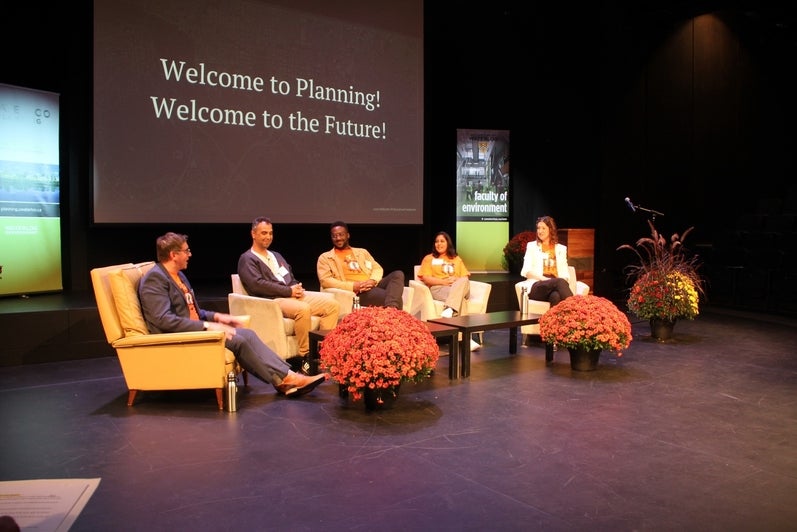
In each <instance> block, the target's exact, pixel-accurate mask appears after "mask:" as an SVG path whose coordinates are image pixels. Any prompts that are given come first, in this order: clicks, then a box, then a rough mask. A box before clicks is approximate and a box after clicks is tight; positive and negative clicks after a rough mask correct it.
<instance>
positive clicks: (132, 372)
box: [91, 262, 247, 409]
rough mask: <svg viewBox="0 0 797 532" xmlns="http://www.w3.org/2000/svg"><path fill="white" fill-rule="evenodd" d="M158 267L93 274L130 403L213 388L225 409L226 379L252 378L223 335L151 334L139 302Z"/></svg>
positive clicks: (113, 268)
mask: <svg viewBox="0 0 797 532" xmlns="http://www.w3.org/2000/svg"><path fill="white" fill-rule="evenodd" d="M154 265H155V263H154V262H143V263H139V264H132V263H127V264H117V265H114V266H106V267H103V268H94V269H93V270H91V283H92V285H93V287H94V297H95V299H96V300H97V310H98V311H99V313H100V320H101V322H102V328H103V330H104V331H105V337H106V339H107V340H108V343H109V344H110V345H111V346H112V347H113V348H114V350H116V355H117V356H118V357H119V363H120V364H121V366H122V373H123V374H124V378H125V383H126V384H127V389H128V394H127V404H128V406H132V405H133V402H134V401H135V398H136V393H137V392H138V391H139V390H194V389H204V388H212V389H214V390H215V391H216V402H217V403H218V405H219V409H222V408H223V407H224V394H223V389H224V387H225V386H226V383H227V374H228V373H229V372H230V371H233V372H235V373H236V375H237V374H239V373H243V378H244V383H246V380H247V375H246V373H245V372H242V371H241V368H240V367H239V366H238V364H237V363H236V361H235V356H234V355H233V354H232V352H231V351H230V350H228V349H227V348H226V347H224V332H222V331H196V332H179V333H163V334H150V333H149V331H148V330H147V325H146V323H145V322H144V317H143V315H142V313H141V305H140V303H139V301H138V284H139V282H140V280H141V277H143V275H144V274H145V273H146V272H147V271H149V270H150V268H152V267H153V266H154Z"/></svg>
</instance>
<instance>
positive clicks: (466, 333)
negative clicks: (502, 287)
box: [429, 310, 540, 379]
mask: <svg viewBox="0 0 797 532" xmlns="http://www.w3.org/2000/svg"><path fill="white" fill-rule="evenodd" d="M539 321H540V315H539V314H526V315H523V314H522V313H521V312H520V311H519V310H502V311H499V312H487V313H486V314H468V315H467V316H457V317H455V318H434V319H430V320H429V323H439V324H440V325H448V326H449V327H456V328H457V329H459V330H460V332H461V333H462V338H461V339H460V343H459V356H460V358H461V359H462V361H461V363H460V364H459V366H460V370H461V376H462V377H470V338H471V334H473V333H474V332H479V331H489V330H493V329H509V352H510V353H511V354H513V355H514V354H515V353H517V330H518V327H520V326H521V325H533V324H535V323H539ZM452 365H453V364H452ZM449 367H450V366H449ZM451 378H452V379H453V378H456V377H451Z"/></svg>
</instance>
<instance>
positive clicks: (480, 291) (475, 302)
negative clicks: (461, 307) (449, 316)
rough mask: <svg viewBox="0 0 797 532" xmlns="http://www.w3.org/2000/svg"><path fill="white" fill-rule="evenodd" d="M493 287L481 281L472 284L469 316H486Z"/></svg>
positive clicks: (469, 298)
mask: <svg viewBox="0 0 797 532" xmlns="http://www.w3.org/2000/svg"><path fill="white" fill-rule="evenodd" d="M492 289H493V285H491V284H490V283H483V282H481V281H471V282H470V295H469V296H468V314H484V313H485V312H487V304H488V303H489V301H490V293H491V292H492Z"/></svg>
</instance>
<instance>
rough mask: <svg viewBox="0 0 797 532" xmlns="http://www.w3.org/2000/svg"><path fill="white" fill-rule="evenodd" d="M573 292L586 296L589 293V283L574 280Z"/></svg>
mask: <svg viewBox="0 0 797 532" xmlns="http://www.w3.org/2000/svg"><path fill="white" fill-rule="evenodd" d="M573 293H574V294H576V295H579V296H586V295H588V294H589V285H588V284H587V283H585V282H583V281H576V291H575V292H573Z"/></svg>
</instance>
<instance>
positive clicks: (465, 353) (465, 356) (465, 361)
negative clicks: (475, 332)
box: [459, 331, 471, 377]
mask: <svg viewBox="0 0 797 532" xmlns="http://www.w3.org/2000/svg"><path fill="white" fill-rule="evenodd" d="M470 336H471V334H470V331H462V341H461V342H460V343H459V351H460V358H461V359H462V369H461V373H462V376H463V377H470Z"/></svg>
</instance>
